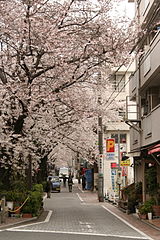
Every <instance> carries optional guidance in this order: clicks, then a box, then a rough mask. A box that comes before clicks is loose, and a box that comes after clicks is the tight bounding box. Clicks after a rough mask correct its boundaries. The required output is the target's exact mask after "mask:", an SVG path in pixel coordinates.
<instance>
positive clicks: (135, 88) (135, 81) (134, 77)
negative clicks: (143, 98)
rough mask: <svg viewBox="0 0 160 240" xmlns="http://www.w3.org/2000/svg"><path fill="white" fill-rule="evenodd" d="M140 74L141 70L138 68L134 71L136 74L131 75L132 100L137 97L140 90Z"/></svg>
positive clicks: (130, 92)
mask: <svg viewBox="0 0 160 240" xmlns="http://www.w3.org/2000/svg"><path fill="white" fill-rule="evenodd" d="M138 75H139V72H138V70H136V72H134V74H132V75H131V76H130V79H129V96H130V100H133V101H134V100H135V97H136V96H137V91H138V83H139V81H138V78H139V77H138Z"/></svg>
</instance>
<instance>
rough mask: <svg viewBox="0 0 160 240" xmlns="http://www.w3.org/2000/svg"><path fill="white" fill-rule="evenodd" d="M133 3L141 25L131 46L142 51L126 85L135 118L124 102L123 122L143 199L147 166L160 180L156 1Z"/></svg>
mask: <svg viewBox="0 0 160 240" xmlns="http://www.w3.org/2000/svg"><path fill="white" fill-rule="evenodd" d="M130 1H131V0H130ZM132 1H133V0H132ZM135 6H136V17H137V19H138V21H139V25H140V26H141V28H142V32H141V34H140V38H139V41H138V43H137V45H136V46H135V48H137V50H138V51H139V52H141V53H142V54H141V55H138V57H137V58H136V71H135V72H134V74H133V75H132V77H131V79H130V87H129V96H130V100H132V101H134V102H135V103H136V118H135V117H133V116H131V114H130V111H129V103H128V104H127V106H128V107H127V109H128V111H127V117H126V122H127V123H128V124H129V125H130V126H131V129H130V134H131V138H130V139H131V140H130V144H131V145H130V146H131V154H132V156H133V159H134V172H135V176H134V178H135V182H136V183H138V182H142V189H143V201H145V200H146V199H147V198H148V190H147V182H146V173H147V171H148V169H149V168H150V169H151V168H153V169H154V170H155V169H156V173H157V174H156V181H157V182H159V183H160V1H159V0H135ZM134 116H135V115H134Z"/></svg>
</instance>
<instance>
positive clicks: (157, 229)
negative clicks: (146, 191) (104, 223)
mask: <svg viewBox="0 0 160 240" xmlns="http://www.w3.org/2000/svg"><path fill="white" fill-rule="evenodd" d="M78 188H79V189H80V191H81V193H80V196H81V198H82V199H83V200H84V202H85V203H88V204H100V205H102V206H105V208H107V209H108V210H109V211H110V212H111V213H113V214H116V215H117V216H118V217H120V218H122V219H123V220H124V221H126V222H127V223H129V224H131V225H132V226H134V227H135V228H137V229H139V230H140V231H142V232H144V233H145V234H147V235H148V236H150V237H151V238H152V239H154V240H160V218H159V219H153V220H140V219H139V218H138V217H137V215H136V214H127V213H124V212H122V211H121V210H120V209H119V208H118V207H117V206H116V205H113V204H112V203H108V202H106V201H104V202H99V201H98V195H97V192H90V191H82V190H81V186H80V185H79V186H78Z"/></svg>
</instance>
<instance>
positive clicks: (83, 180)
mask: <svg viewBox="0 0 160 240" xmlns="http://www.w3.org/2000/svg"><path fill="white" fill-rule="evenodd" d="M85 187H86V177H85V176H84V175H83V176H82V190H85Z"/></svg>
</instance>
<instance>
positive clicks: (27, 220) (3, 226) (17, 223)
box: [0, 217, 38, 230]
mask: <svg viewBox="0 0 160 240" xmlns="http://www.w3.org/2000/svg"><path fill="white" fill-rule="evenodd" d="M37 219H38V217H33V218H29V219H25V220H21V221H17V222H16V223H14V222H13V223H8V224H7V223H4V225H0V230H4V229H6V228H8V227H16V226H20V225H21V224H23V223H26V222H32V221H35V220H37ZM2 224H3V223H2Z"/></svg>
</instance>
